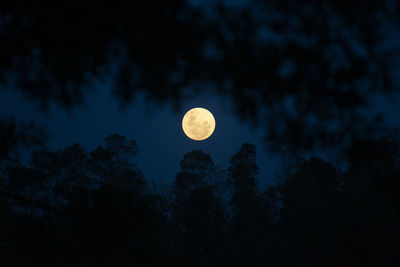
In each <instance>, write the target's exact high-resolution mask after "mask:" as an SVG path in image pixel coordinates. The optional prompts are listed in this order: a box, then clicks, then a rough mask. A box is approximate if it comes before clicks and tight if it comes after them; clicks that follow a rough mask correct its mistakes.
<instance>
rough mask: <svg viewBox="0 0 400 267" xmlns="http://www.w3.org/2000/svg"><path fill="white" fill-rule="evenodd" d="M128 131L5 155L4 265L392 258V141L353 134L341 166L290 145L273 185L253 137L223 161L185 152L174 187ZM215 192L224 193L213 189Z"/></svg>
mask: <svg viewBox="0 0 400 267" xmlns="http://www.w3.org/2000/svg"><path fill="white" fill-rule="evenodd" d="M136 154H137V146H136V143H135V141H133V140H127V139H126V138H125V137H123V136H119V135H111V136H109V137H108V138H106V139H105V145H104V146H99V147H97V148H96V149H94V150H93V151H91V152H90V153H88V152H86V151H85V149H83V148H82V147H81V146H80V145H78V144H74V145H72V146H70V147H66V148H65V149H62V150H60V151H56V152H51V151H47V150H40V151H36V152H34V153H33V155H32V157H31V161H30V164H29V166H24V165H21V164H19V163H18V162H15V161H12V162H10V161H3V164H2V166H3V168H2V173H1V177H0V182H1V183H0V246H1V250H0V261H1V266H55V265H57V266H132V265H133V266H398V264H399V260H400V259H399V256H398V240H399V238H400V235H399V234H400V233H399V229H398V225H399V224H400V213H399V212H400V210H399V208H400V207H399V204H398V203H399V202H398V196H399V194H400V187H399V179H400V175H399V174H400V169H399V150H398V145H397V143H396V142H394V141H393V140H391V139H389V138H380V139H370V140H360V141H357V142H353V144H352V145H351V146H350V147H349V148H348V149H347V150H346V152H345V154H343V155H342V156H343V158H344V159H346V162H347V166H348V168H347V169H338V168H337V167H335V166H334V165H333V164H332V163H330V162H327V161H325V160H323V159H320V158H310V159H302V158H300V157H294V160H292V161H291V164H290V165H288V166H287V168H288V170H287V171H286V172H285V173H286V174H285V175H284V176H282V179H281V180H279V182H278V183H277V184H275V185H273V186H270V187H269V188H266V189H265V190H261V189H260V188H259V187H258V185H257V179H256V174H257V170H258V167H257V162H256V160H255V158H256V148H255V146H254V145H251V144H244V145H243V146H242V147H241V148H240V150H239V151H238V152H237V153H236V154H235V155H233V156H232V159H231V163H230V166H229V168H228V169H227V170H226V171H221V170H218V169H217V168H216V167H215V166H214V164H213V162H212V160H211V158H210V156H209V155H208V154H206V153H204V152H202V151H199V150H194V151H192V152H189V153H187V154H186V155H185V156H184V158H183V160H182V162H181V171H180V172H179V173H178V174H177V175H176V179H175V181H174V184H173V187H172V191H171V196H172V197H171V198H165V197H163V196H161V195H160V194H158V193H156V192H150V191H149V190H148V189H147V186H146V180H145V179H144V177H143V175H142V173H141V171H140V169H139V168H138V166H136V164H135V163H134V161H133V157H134V156H135V155H136ZM221 192H222V193H221Z"/></svg>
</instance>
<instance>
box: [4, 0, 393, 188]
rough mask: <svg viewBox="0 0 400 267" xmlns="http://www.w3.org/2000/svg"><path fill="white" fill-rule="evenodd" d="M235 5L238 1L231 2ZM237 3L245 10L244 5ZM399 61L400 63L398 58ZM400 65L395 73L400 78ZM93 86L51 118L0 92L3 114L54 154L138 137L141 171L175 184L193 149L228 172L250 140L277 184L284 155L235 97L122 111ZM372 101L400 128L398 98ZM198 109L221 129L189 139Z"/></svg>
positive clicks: (103, 87)
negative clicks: (35, 133)
mask: <svg viewBox="0 0 400 267" xmlns="http://www.w3.org/2000/svg"><path fill="white" fill-rule="evenodd" d="M191 2H192V4H194V5H196V4H199V3H203V1H194V0H193V1H191ZM233 2H235V1H231V2H229V3H230V4H232V3H233ZM235 3H237V4H238V5H239V6H240V5H241V4H243V3H245V1H237V2H235ZM384 30H385V33H386V34H387V39H385V40H384V42H383V43H382V49H389V50H390V49H395V48H396V47H398V46H399V45H400V37H399V36H400V35H399V34H398V30H397V29H390V28H386V29H384ZM270 38H272V37H270ZM206 52H207V51H206ZM397 62H400V60H398V59H397ZM399 65H400V64H397V67H395V68H394V69H393V75H394V78H396V80H398V77H397V75H398V73H399V69H400V68H399V67H398V66H399ZM94 87H95V88H94V89H95V90H94V91H93V92H89V94H88V95H87V98H86V101H85V103H84V104H83V105H81V106H78V107H76V108H74V109H72V110H65V109H63V108H60V107H59V106H56V105H53V106H51V108H50V112H49V113H48V114H45V113H43V112H42V111H41V109H40V107H39V105H37V104H36V103H32V102H30V101H28V100H25V99H23V98H22V97H21V96H20V95H18V94H17V93H14V92H11V91H9V90H5V89H0V106H1V107H0V114H1V115H2V116H4V117H9V116H12V115H14V116H15V117H16V118H17V120H19V121H29V120H34V121H35V122H36V123H38V124H39V125H42V126H44V128H45V129H46V130H47V132H48V133H49V134H50V135H51V138H50V139H49V140H48V143H47V145H48V147H49V148H50V149H52V150H57V149H61V148H64V147H65V146H68V145H71V144H72V143H74V142H78V143H80V144H81V145H83V146H84V147H85V148H87V149H88V150H91V149H93V148H95V147H96V146H98V145H101V144H103V140H104V138H105V137H107V136H108V135H110V134H113V133H117V134H121V135H124V136H127V137H128V138H130V139H136V140H137V143H138V146H139V149H140V152H139V155H138V158H137V162H138V164H139V167H140V168H141V169H142V170H143V171H144V173H145V175H146V177H147V178H148V179H149V180H151V179H154V180H155V181H156V182H163V183H164V182H165V183H171V182H172V181H173V179H174V177H175V174H176V173H177V171H178V170H179V163H180V160H181V159H182V158H183V155H184V154H185V153H187V152H190V151H192V150H193V149H201V150H203V151H204V152H206V153H209V154H210V155H211V157H212V159H213V161H214V163H215V164H216V165H217V166H219V167H221V168H226V167H227V166H228V164H229V160H230V157H231V156H232V155H233V154H234V153H236V151H238V150H239V148H240V146H241V145H242V144H243V143H245V142H250V143H253V144H255V145H256V146H257V153H258V157H257V160H258V165H259V166H260V173H259V176H258V178H259V180H260V182H261V184H269V183H271V182H273V181H274V179H275V177H276V173H277V171H278V169H279V162H280V156H279V154H274V153H272V152H268V151H267V149H266V144H265V142H263V133H264V129H254V128H252V127H251V126H250V125H249V124H246V123H243V122H242V121H240V120H239V119H238V118H237V116H236V115H234V113H233V112H232V107H231V101H230V99H228V98H224V97H219V96H215V95H209V94H207V93H205V94H204V95H196V96H195V97H192V98H191V100H188V101H183V108H182V110H180V111H179V112H176V111H175V110H173V108H172V107H171V106H169V105H168V104H165V105H161V104H160V105H157V104H154V103H149V102H147V101H145V100H144V97H143V96H137V99H136V101H135V102H133V103H131V104H129V105H128V106H127V107H125V108H124V109H121V108H120V106H119V103H118V100H117V99H116V98H115V97H113V96H112V94H111V92H112V90H113V88H112V83H111V82H105V83H104V82H95V85H94ZM370 100H371V102H372V103H373V109H372V110H379V111H384V113H385V120H386V122H387V123H388V124H390V125H392V126H398V125H400V116H399V114H400V108H399V105H398V103H399V97H398V96H393V97H390V98H389V99H387V98H384V97H377V96H371V98H370ZM193 107H204V108H207V109H209V110H210V111H211V112H212V113H213V114H214V117H215V118H216V130H215V132H214V134H213V135H212V136H211V137H210V138H209V139H207V140H205V141H201V142H197V141H193V140H190V139H189V138H187V137H186V136H185V135H184V133H183V131H182V128H181V120H182V117H183V115H184V114H185V112H186V111H187V110H189V109H190V108H193ZM369 112H370V111H368V112H367V114H368V113H369Z"/></svg>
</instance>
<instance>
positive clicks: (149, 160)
mask: <svg viewBox="0 0 400 267" xmlns="http://www.w3.org/2000/svg"><path fill="white" fill-rule="evenodd" d="M95 87H96V88H97V90H95V91H94V93H93V92H91V93H90V94H88V96H90V97H89V98H87V99H86V102H85V103H84V104H83V105H81V106H78V107H75V108H73V109H72V110H65V109H63V108H60V107H58V106H57V105H53V106H51V108H50V112H49V113H47V114H46V113H44V112H43V111H42V110H41V109H40V107H39V105H37V104H35V103H32V102H30V101H29V100H27V99H24V98H23V97H21V96H20V95H18V94H16V93H14V92H12V91H11V90H0V99H1V100H0V103H1V107H2V108H1V114H2V115H5V116H7V117H8V116H11V115H14V116H15V117H16V119H17V120H19V121H29V120H35V122H36V123H37V124H38V125H42V126H44V127H45V129H46V130H47V132H48V133H49V134H50V136H51V138H50V139H49V140H48V142H47V145H48V147H49V148H50V149H51V150H57V149H62V148H64V147H65V146H69V145H71V144H73V143H74V142H77V143H80V144H81V145H83V146H84V147H85V148H86V149H88V150H91V149H93V148H95V147H96V146H98V145H101V144H103V140H104V138H105V137H107V136H108V135H109V134H112V133H117V134H121V135H124V136H127V137H128V138H129V139H136V140H137V143H138V146H139V151H140V152H139V155H138V157H137V162H138V164H139V167H140V168H141V169H142V170H143V171H144V173H145V175H146V177H147V178H148V179H149V180H154V181H156V182H157V183H160V182H161V183H168V184H170V183H172V181H173V179H174V177H175V174H176V173H177V172H178V171H179V168H180V165H179V164H180V160H181V159H182V158H183V156H184V154H185V153H187V152H190V151H192V150H193V149H200V150H203V151H204V152H206V153H209V154H210V155H211V157H212V159H213V161H214V163H215V165H216V166H218V167H221V168H227V166H228V164H229V160H230V158H231V156H232V155H233V154H234V153H236V152H237V151H238V150H239V149H240V146H241V145H242V144H243V143H245V142H250V143H253V144H255V145H256V146H257V153H258V155H257V160H258V164H259V166H260V173H259V176H258V178H259V180H260V185H264V184H270V183H271V182H273V181H274V179H275V177H276V172H277V171H278V166H279V162H280V159H279V156H278V155H277V154H274V153H272V152H268V151H267V150H266V149H265V147H266V144H265V143H264V142H263V135H262V131H261V130H257V129H254V128H253V127H251V126H250V124H246V123H243V122H242V121H240V120H239V119H238V118H237V117H236V115H234V114H233V112H232V108H231V106H230V105H231V103H230V101H229V99H226V98H223V97H219V96H215V95H207V94H205V95H203V96H196V98H193V99H192V100H190V101H187V102H185V103H184V104H183V108H182V110H181V111H180V112H177V111H176V110H174V109H173V108H172V107H171V106H170V105H168V104H155V103H152V102H151V103H149V102H148V101H145V98H144V96H143V95H141V96H140V95H139V96H137V99H136V101H134V102H133V103H131V104H129V105H128V106H126V107H125V108H121V106H120V105H119V102H118V100H117V99H116V98H115V97H114V96H112V94H111V91H112V85H111V83H107V82H106V83H100V82H98V83H95ZM193 107H204V108H207V109H209V110H210V111H211V112H212V113H213V114H214V116H215V119H216V129H215V131H214V133H213V135H212V136H211V137H210V138H208V139H207V140H205V141H200V142H198V141H193V140H191V139H189V138H187V137H186V136H185V134H184V133H183V131H182V127H181V121H182V118H183V115H184V114H185V112H186V111H187V110H189V109H190V108H193Z"/></svg>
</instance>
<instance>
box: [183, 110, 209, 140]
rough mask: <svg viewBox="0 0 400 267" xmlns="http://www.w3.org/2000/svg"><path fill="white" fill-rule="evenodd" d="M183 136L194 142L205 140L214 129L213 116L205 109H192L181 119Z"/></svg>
mask: <svg viewBox="0 0 400 267" xmlns="http://www.w3.org/2000/svg"><path fill="white" fill-rule="evenodd" d="M182 128H183V131H184V132H185V134H186V135H187V136H188V137H189V138H191V139H193V140H196V141H201V140H204V139H207V138H208V137H210V136H211V135H212V133H213V132H214V129H215V119H214V116H213V114H212V113H211V112H210V111H208V110H207V109H205V108H192V109H191V110H189V111H188V112H186V114H185V116H184V117H183V119H182Z"/></svg>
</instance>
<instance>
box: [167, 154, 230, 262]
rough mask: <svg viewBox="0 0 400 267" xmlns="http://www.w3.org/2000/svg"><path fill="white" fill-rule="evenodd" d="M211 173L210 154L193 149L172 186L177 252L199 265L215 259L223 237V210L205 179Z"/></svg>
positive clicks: (182, 163)
mask: <svg viewBox="0 0 400 267" xmlns="http://www.w3.org/2000/svg"><path fill="white" fill-rule="evenodd" d="M214 172H215V167H214V163H213V162H212V160H211V157H210V155H209V154H205V153H204V152H202V151H200V150H193V151H192V152H189V153H186V154H185V156H184V158H183V160H182V161H181V171H180V172H179V173H178V174H177V175H176V178H175V182H174V185H173V193H174V200H173V203H172V216H173V217H172V223H173V224H174V226H175V227H174V228H175V229H176V230H175V229H174V231H176V232H177V233H176V235H177V238H179V241H178V242H179V243H178V244H177V249H176V250H177V251H176V252H177V253H179V255H181V256H191V257H192V258H193V259H195V260H196V262H198V263H201V265H203V264H206V265H207V262H210V261H211V262H212V260H215V258H218V256H219V255H216V252H217V251H218V250H220V249H222V247H221V245H222V241H223V240H222V238H223V236H224V226H225V225H224V223H225V222H224V219H225V218H224V217H225V211H224V209H223V207H222V205H221V199H219V198H218V196H217V194H216V188H214V187H213V185H211V184H209V183H208V181H207V180H208V179H207V177H208V176H210V175H213V173H214ZM173 238H175V237H173Z"/></svg>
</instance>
